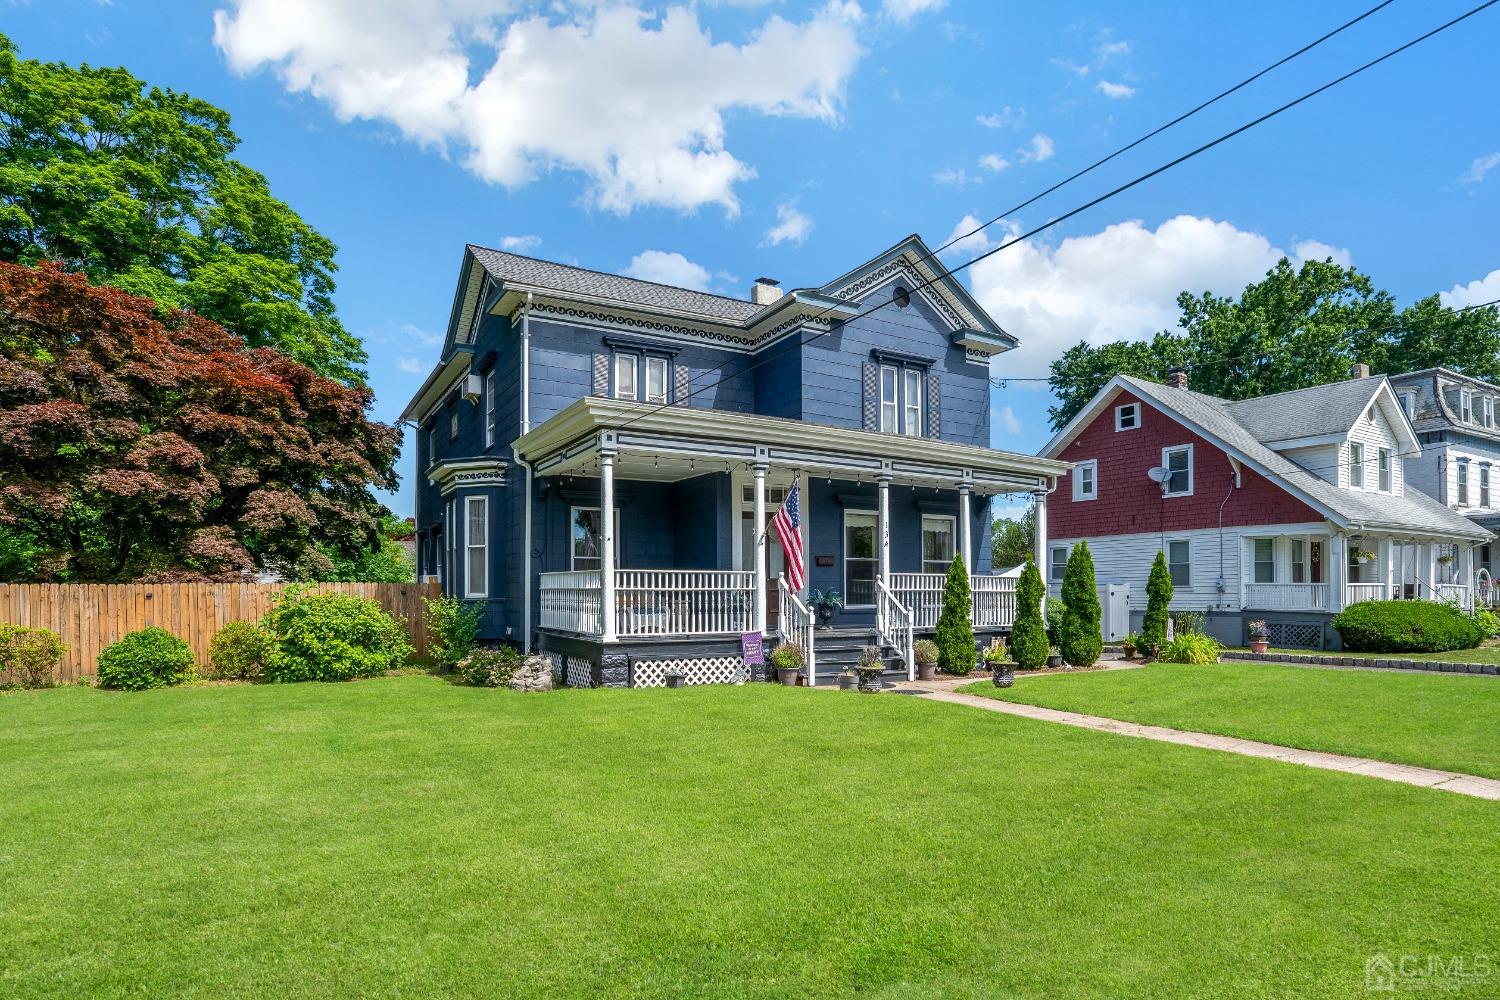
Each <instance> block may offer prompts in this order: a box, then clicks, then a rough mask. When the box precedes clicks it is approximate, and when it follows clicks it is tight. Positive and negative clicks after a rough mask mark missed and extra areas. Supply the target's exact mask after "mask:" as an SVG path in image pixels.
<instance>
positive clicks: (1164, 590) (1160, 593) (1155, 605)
mask: <svg viewBox="0 0 1500 1000" xmlns="http://www.w3.org/2000/svg"><path fill="white" fill-rule="evenodd" d="M1171 603H1172V571H1171V570H1169V569H1167V556H1166V553H1164V552H1158V553H1156V561H1155V562H1153V563H1152V564H1151V575H1150V576H1149V577H1147V578H1146V615H1145V617H1144V618H1142V619H1141V646H1142V648H1144V649H1145V650H1146V651H1147V652H1149V653H1151V654H1152V655H1155V654H1156V653H1157V651H1158V650H1160V649H1161V647H1162V646H1164V645H1165V644H1166V641H1167V616H1168V613H1169V612H1168V610H1167V609H1168V606H1169V605H1170V604H1171Z"/></svg>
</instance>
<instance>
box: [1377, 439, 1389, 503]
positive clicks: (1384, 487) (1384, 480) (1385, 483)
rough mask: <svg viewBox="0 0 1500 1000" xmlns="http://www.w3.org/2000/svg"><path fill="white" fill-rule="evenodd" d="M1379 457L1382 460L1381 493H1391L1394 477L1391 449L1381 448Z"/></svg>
mask: <svg viewBox="0 0 1500 1000" xmlns="http://www.w3.org/2000/svg"><path fill="white" fill-rule="evenodd" d="M1378 457H1379V460H1380V466H1379V467H1380V492H1382V493H1389V492H1391V476H1392V471H1391V449H1389V448H1381V449H1380V452H1379V455H1378Z"/></svg>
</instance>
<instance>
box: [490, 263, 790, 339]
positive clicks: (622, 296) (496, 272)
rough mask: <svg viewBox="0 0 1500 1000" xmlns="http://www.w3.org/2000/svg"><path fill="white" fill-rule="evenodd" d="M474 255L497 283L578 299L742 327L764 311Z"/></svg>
mask: <svg viewBox="0 0 1500 1000" xmlns="http://www.w3.org/2000/svg"><path fill="white" fill-rule="evenodd" d="M469 251H470V252H471V253H472V254H473V255H474V259H475V260H477V261H479V263H480V264H481V265H482V266H483V267H484V269H485V270H486V271H488V272H489V273H490V276H491V277H493V278H495V279H496V280H497V281H511V282H515V283H517V284H522V285H533V286H535V287H537V288H552V289H556V290H557V291H560V292H571V293H573V294H575V295H592V296H595V297H598V298H604V299H613V300H615V301H616V302H620V303H623V304H625V305H634V306H643V307H646V308H649V309H670V310H672V311H674V312H679V313H691V314H693V315H696V316H702V317H704V318H706V319H711V320H716V321H718V322H721V323H724V322H727V323H734V324H739V323H743V322H744V321H745V320H746V319H748V318H750V317H751V316H753V315H755V314H756V313H757V312H759V311H760V310H761V308H762V307H760V306H758V305H756V304H755V303H753V302H749V301H745V300H741V299H731V298H729V297H728V296H727V295H712V294H710V293H708V292H695V291H693V290H692V289H690V288H677V287H675V286H672V285H659V284H657V283H656V282H654V281H641V280H640V279H639V278H624V277H621V276H620V275H618V274H605V273H604V272H602V271H590V270H588V269H587V268H583V267H572V266H571V265H568V264H557V263H554V262H552V261H550V260H537V259H536V258H535V257H523V256H521V255H520V254H514V253H506V252H504V251H503V250H491V249H490V248H489V247H482V246H476V245H475V244H472V243H471V244H469Z"/></svg>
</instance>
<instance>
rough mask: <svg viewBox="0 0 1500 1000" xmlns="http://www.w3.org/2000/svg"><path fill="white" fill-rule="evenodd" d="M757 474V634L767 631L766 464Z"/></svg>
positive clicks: (758, 465)
mask: <svg viewBox="0 0 1500 1000" xmlns="http://www.w3.org/2000/svg"><path fill="white" fill-rule="evenodd" d="M754 472H755V620H754V622H753V623H752V624H753V625H754V627H755V630H756V631H757V632H760V633H762V634H764V633H765V631H766V588H767V586H768V585H769V580H768V579H767V569H766V562H767V560H766V541H767V539H766V463H765V462H756V463H755V466H754Z"/></svg>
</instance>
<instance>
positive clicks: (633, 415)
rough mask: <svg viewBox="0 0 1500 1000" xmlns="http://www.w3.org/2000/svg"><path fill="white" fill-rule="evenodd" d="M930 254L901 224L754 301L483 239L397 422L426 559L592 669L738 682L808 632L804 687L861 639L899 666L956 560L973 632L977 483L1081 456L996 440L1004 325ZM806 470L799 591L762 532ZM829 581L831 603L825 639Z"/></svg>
mask: <svg viewBox="0 0 1500 1000" xmlns="http://www.w3.org/2000/svg"><path fill="white" fill-rule="evenodd" d="M932 259H933V258H932V255H931V253H930V251H929V250H928V249H927V247H926V246H925V245H924V244H923V243H922V241H921V240H920V239H919V238H918V237H916V236H912V237H908V238H907V239H905V240H903V241H902V242H900V243H898V244H897V245H896V246H894V247H892V248H890V249H889V250H887V251H886V252H884V253H882V254H880V255H879V256H877V257H875V258H874V259H872V260H870V261H867V262H865V263H864V264H861V265H859V266H858V267H855V268H853V269H851V270H849V271H848V272H846V273H845V274H843V275H840V276H839V277H837V278H835V279H834V280H832V281H830V282H828V283H827V284H824V285H822V286H819V287H816V288H799V289H795V290H793V291H789V292H786V293H783V292H782V291H781V290H780V289H779V288H778V287H777V286H776V284H775V282H773V281H771V280H769V279H761V280H760V281H758V282H757V283H756V284H755V286H754V288H753V289H752V291H751V296H750V298H749V299H748V300H739V299H734V298H729V297H726V296H721V295H714V294H709V293H706V292H699V291H694V290H691V289H685V288H675V287H671V286H667V285H661V284H656V283H653V282H648V281H640V280H636V279H633V278H626V277H621V276H618V275H612V274H603V273H600V272H597V271H589V270H585V269H583V268H578V267H570V266H568V265H564V264H557V263H552V262H549V261H542V260H536V259H533V258H530V257H523V256H518V255H516V254H510V253H503V252H500V251H496V250H490V249H486V248H484V247H478V246H469V247H467V248H466V249H465V251H464V255H463V261H462V264H461V266H460V269H459V278H458V288H457V290H456V293H455V296H454V303H453V310H452V314H451V318H450V321H449V324H448V332H447V338H446V342H445V344H444V346H443V352H442V355H441V357H440V358H439V360H438V363H437V366H436V367H435V368H434V370H433V371H432V373H431V374H430V375H429V376H428V377H427V379H426V381H425V382H424V383H423V384H422V387H421V388H420V389H419V390H418V391H417V393H416V395H415V396H414V397H413V399H412V401H411V402H410V404H408V406H407V408H406V411H405V413H404V414H403V419H404V420H406V421H410V422H412V423H413V424H415V425H416V427H417V430H418V433H417V466H418V469H419V470H420V482H419V485H418V491H417V503H416V511H417V539H418V573H419V574H420V575H422V576H436V577H437V578H438V579H439V580H440V581H441V583H442V587H443V590H444V592H445V593H448V594H452V595H456V596H459V597H462V598H466V599H470V600H475V601H480V602H483V605H484V609H485V610H484V617H483V624H482V636H483V637H484V638H485V639H490V640H500V639H509V640H513V641H515V642H517V643H519V644H521V645H522V646H523V647H525V648H527V649H536V650H539V651H542V652H544V653H547V654H549V655H550V656H552V657H553V660H554V663H555V664H556V665H557V666H558V668H559V670H560V672H561V673H562V674H563V676H564V677H565V678H566V679H567V680H568V682H569V683H574V684H579V685H597V684H608V685H630V686H640V685H658V684H661V683H663V678H664V676H665V673H666V672H667V671H668V670H669V669H672V668H679V669H681V670H683V671H684V672H685V673H686V674H687V677H688V680H689V682H695V681H708V680H727V679H736V678H738V677H742V676H744V674H745V670H744V664H743V661H742V658H741V655H740V651H741V637H742V636H743V635H744V634H746V633H752V634H753V633H760V634H762V635H763V636H765V637H766V639H767V642H768V644H769V643H771V642H774V641H776V640H777V639H788V640H791V641H796V642H798V643H799V644H801V645H802V646H803V647H804V648H805V649H806V650H807V651H808V652H809V653H810V654H811V655H810V657H809V660H810V666H809V668H808V669H807V670H806V671H805V675H806V678H807V681H808V682H812V683H816V682H819V681H820V680H821V681H823V682H826V681H827V680H828V679H829V677H830V675H831V674H832V673H834V672H836V671H837V670H839V669H840V668H841V667H842V666H843V665H845V664H847V663H849V662H851V660H852V659H853V658H854V657H855V656H857V651H858V648H859V647H860V646H862V645H864V644H866V643H874V644H876V645H879V646H881V647H882V651H883V654H884V655H885V657H886V660H887V665H888V667H889V668H890V669H892V670H899V671H900V672H902V673H907V672H909V670H910V668H911V643H912V638H913V636H915V635H920V634H921V633H922V632H923V631H924V630H930V629H931V628H932V626H933V625H934V624H935V622H936V619H937V612H938V608H939V604H940V601H941V596H942V581H943V573H944V572H945V571H946V569H947V566H948V563H949V562H950V561H951V559H952V557H953V555H954V554H955V552H961V553H963V555H964V557H965V561H966V563H967V564H968V565H969V568H970V572H971V574H972V576H973V580H974V591H975V596H974V602H973V608H972V620H973V623H974V625H975V627H976V629H977V630H979V631H980V632H981V633H983V632H985V631H999V630H1002V629H1006V628H1008V627H1009V625H1010V622H1011V619H1012V618H1013V615H1014V597H1013V593H1014V590H1013V588H1014V582H1015V581H1014V580H1011V579H1002V578H999V577H994V576H991V575H990V574H989V570H990V566H989V523H990V515H989V498H990V497H991V496H993V495H995V494H997V493H1017V492H1032V493H1035V492H1041V491H1044V490H1046V489H1047V488H1049V487H1050V486H1052V484H1053V483H1054V482H1055V481H1056V477H1057V476H1058V475H1060V474H1061V473H1062V472H1063V471H1064V468H1065V467H1064V466H1063V464H1062V463H1059V462H1054V461H1049V460H1046V459H1039V458H1035V457H1032V456H1028V455H1022V454H1016V453H1011V452H1005V451H997V450H994V449H992V448H990V447H989V444H990V424H989V392H988V390H989V376H990V359H991V358H992V357H993V356H994V355H997V354H1001V353H1003V352H1005V351H1008V350H1010V349H1011V348H1013V347H1014V346H1015V345H1016V340H1015V338H1013V337H1012V336H1011V335H1010V334H1009V333H1007V332H1006V331H1005V330H1003V329H1001V328H1000V327H999V325H998V324H996V323H995V322H994V320H993V319H991V318H990V317H989V316H988V315H986V314H985V312H984V310H983V309H982V308H980V306H979V305H978V303H977V302H975V301H974V299H973V298H972V297H971V296H970V295H969V294H968V292H967V291H966V290H965V289H964V287H963V286H962V285H961V284H960V283H959V282H957V281H956V280H954V279H952V278H949V277H940V271H941V269H934V267H933V266H932ZM882 303H884V304H885V305H884V306H883V307H882V308H880V309H879V310H878V311H874V312H871V311H870V310H871V308H872V307H874V306H876V305H879V304H882ZM794 485H796V486H797V487H798V488H799V490H800V496H801V504H800V507H801V513H802V521H801V527H800V531H799V538H800V540H801V545H802V550H803V553H804V556H805V567H806V579H805V580H804V581H803V584H804V585H803V586H802V587H800V588H798V587H794V586H792V585H791V581H789V579H788V574H787V573H786V572H785V570H786V565H785V557H784V554H783V552H782V550H781V546H780V544H779V541H778V537H777V534H776V532H775V531H767V530H766V525H767V524H768V523H769V520H770V518H771V515H772V514H774V512H775V511H776V509H777V508H778V507H779V505H780V504H781V503H782V502H783V501H784V499H785V498H786V496H787V493H788V491H789V490H791V489H792V488H793V486H794ZM813 588H816V589H827V588H834V589H837V590H839V591H841V592H842V595H843V597H844V601H845V604H846V606H845V607H844V608H843V609H842V610H840V611H839V612H837V614H836V615H835V618H834V621H833V625H834V626H835V627H834V629H832V630H829V631H821V630H820V631H817V632H816V634H814V629H813V627H812V624H813V621H812V618H813V615H812V611H811V609H810V608H809V607H808V605H807V603H806V602H807V596H808V591H809V590H810V589H813Z"/></svg>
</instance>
